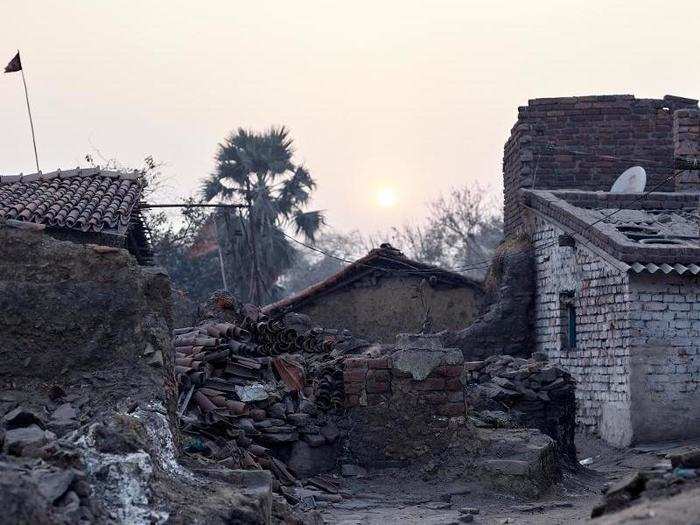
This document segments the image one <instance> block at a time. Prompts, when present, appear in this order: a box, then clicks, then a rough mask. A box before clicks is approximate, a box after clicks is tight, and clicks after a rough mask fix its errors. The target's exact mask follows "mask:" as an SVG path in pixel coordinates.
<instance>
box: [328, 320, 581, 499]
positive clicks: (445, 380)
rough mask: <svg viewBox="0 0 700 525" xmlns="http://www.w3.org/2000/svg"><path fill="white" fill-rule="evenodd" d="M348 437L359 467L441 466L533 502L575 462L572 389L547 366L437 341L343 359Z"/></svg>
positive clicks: (401, 342)
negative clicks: (468, 356)
mask: <svg viewBox="0 0 700 525" xmlns="http://www.w3.org/2000/svg"><path fill="white" fill-rule="evenodd" d="M344 379H345V385H344V389H345V402H346V407H347V408H348V413H347V417H346V420H345V421H344V422H343V423H342V424H341V429H343V430H344V431H345V432H346V445H345V447H346V449H347V450H348V452H349V453H350V455H351V456H352V458H353V460H354V461H357V462H358V463H359V464H361V465H381V464H393V463H396V462H398V463H400V464H406V465H412V464H416V463H419V464H420V463H423V464H425V463H440V464H444V465H445V466H446V468H449V469H452V470H453V471H454V469H458V475H461V476H463V477H464V479H480V480H482V481H484V482H485V483H487V484H490V485H492V486H494V487H497V488H507V489H509V490H514V491H517V492H518V493H521V494H524V495H528V496H536V495H538V494H540V493H541V492H542V491H544V490H546V488H547V487H549V486H550V485H551V483H552V482H553V481H555V480H556V479H558V476H559V474H558V472H559V470H558V469H559V461H561V460H563V461H566V462H573V460H575V457H576V450H575V447H574V427H575V424H574V417H575V401H574V395H573V391H574V383H573V380H572V379H571V376H570V375H569V374H567V373H565V372H564V371H562V370H560V369H558V368H556V367H553V366H551V365H548V364H546V363H542V362H536V361H533V360H526V359H521V358H515V357H511V356H492V357H490V358H488V359H486V360H485V361H478V362H473V361H472V362H465V361H464V357H463V355H462V352H461V351H460V350H458V349H449V348H447V349H446V348H443V347H442V345H441V343H440V339H439V337H438V336H434V335H433V336H427V335H408V334H402V335H400V336H399V337H398V338H397V344H396V346H395V347H394V348H384V349H383V351H381V352H380V351H378V349H371V350H369V351H368V352H367V353H365V354H363V355H360V356H357V357H352V358H348V359H346V360H345V374H344Z"/></svg>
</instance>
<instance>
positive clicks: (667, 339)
mask: <svg viewBox="0 0 700 525" xmlns="http://www.w3.org/2000/svg"><path fill="white" fill-rule="evenodd" d="M561 233H563V231H562V230H560V229H559V228H557V227H555V226H553V225H551V224H548V223H547V222H546V221H544V220H542V219H541V218H539V217H537V218H536V219H535V227H534V234H533V243H534V248H535V258H536V280H537V293H536V295H535V340H536V348H537V350H540V351H544V352H546V353H547V354H548V356H549V359H550V360H551V361H553V362H554V363H555V364H558V365H560V366H561V367H562V368H564V369H565V370H567V371H568V372H569V373H571V375H572V376H573V377H574V378H575V379H576V381H577V386H576V399H577V421H578V423H579V424H580V425H582V426H583V427H585V428H586V429H587V430H588V431H592V432H596V433H598V434H600V435H601V436H602V437H603V438H604V439H606V440H608V441H609V442H611V443H613V444H616V445H621V446H626V445H629V444H631V443H635V442H645V441H662V440H669V439H678V438H688V437H695V436H698V435H700V425H698V421H700V342H699V341H700V276H692V275H691V276H686V275H677V274H668V275H667V274H663V273H656V274H647V273H645V274H635V273H633V272H631V273H630V272H626V271H623V270H622V269H620V268H618V267H617V266H616V265H614V264H612V263H611V262H609V261H607V260H606V259H604V258H602V257H601V256H599V255H597V254H596V253H594V252H593V251H591V250H589V249H588V248H587V247H585V246H582V245H581V244H580V243H577V245H576V246H575V247H560V246H558V243H557V237H558V236H559V235H560V234H561ZM567 291H572V292H573V293H574V305H575V308H576V332H577V337H576V347H575V348H571V349H568V348H567V347H566V345H565V344H564V343H563V341H562V337H561V335H562V333H564V329H565V327H564V322H565V319H564V317H563V316H562V311H561V305H560V294H561V293H562V292H567Z"/></svg>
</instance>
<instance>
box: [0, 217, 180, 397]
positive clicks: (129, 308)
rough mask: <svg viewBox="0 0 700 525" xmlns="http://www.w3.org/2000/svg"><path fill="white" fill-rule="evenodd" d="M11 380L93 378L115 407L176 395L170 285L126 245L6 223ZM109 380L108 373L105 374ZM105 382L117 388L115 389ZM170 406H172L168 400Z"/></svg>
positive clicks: (6, 364)
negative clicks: (63, 237) (79, 240)
mask: <svg viewBox="0 0 700 525" xmlns="http://www.w3.org/2000/svg"><path fill="white" fill-rule="evenodd" d="M0 245H1V246H2V247H3V248H2V250H0V312H2V315H0V360H1V361H2V363H3V378H4V379H5V380H8V379H10V378H27V379H26V380H24V379H20V382H21V383H22V384H24V385H29V386H31V385H30V383H31V381H37V382H45V383H47V384H51V383H54V384H63V385H67V384H75V383H77V382H83V383H86V384H87V383H89V382H91V381H96V380H97V379H96V378H98V377H100V378H103V380H104V381H105V384H104V386H103V387H102V388H100V389H97V390H96V391H95V397H96V398H99V397H100V396H102V395H103V394H104V398H105V399H104V402H105V403H112V402H113V401H115V399H116V398H119V397H121V396H124V397H126V396H127V395H129V396H132V397H133V398H135V399H136V398H143V399H144V400H149V401H152V400H154V399H163V398H164V395H163V386H164V385H163V378H164V376H163V373H162V370H161V367H162V365H163V364H164V365H165V372H166V374H165V379H166V380H165V388H166V391H167V396H165V397H168V402H172V400H173V399H174V397H175V395H176V394H175V392H174V386H175V382H174V370H173V363H172V352H171V351H170V349H171V343H170V335H169V325H170V324H171V314H170V282H169V279H168V276H167V274H165V273H164V272H163V271H162V270H160V269H158V268H154V267H150V268H146V267H141V266H139V265H138V263H137V261H136V259H135V258H134V257H133V256H132V255H130V254H129V253H128V252H127V251H126V250H123V249H119V248H114V247H106V246H97V245H90V244H87V245H84V244H74V243H72V242H69V241H59V240H56V239H54V238H52V237H50V236H48V235H46V234H45V233H44V232H43V230H41V229H39V230H35V231H33V230H26V229H21V228H16V227H11V226H8V224H4V225H1V224H0ZM101 380H102V379H101ZM107 385H108V386H109V388H107ZM169 408H170V409H172V406H170V405H169Z"/></svg>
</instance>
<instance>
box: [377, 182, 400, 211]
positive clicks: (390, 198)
mask: <svg viewBox="0 0 700 525" xmlns="http://www.w3.org/2000/svg"><path fill="white" fill-rule="evenodd" d="M397 200H398V196H397V195H396V190H395V189H394V188H388V187H387V188H382V189H380V190H379V191H378V192H377V204H378V205H379V206H381V207H382V208H391V207H392V206H394V205H395V204H396V201H397Z"/></svg>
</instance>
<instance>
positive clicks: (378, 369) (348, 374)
mask: <svg viewBox="0 0 700 525" xmlns="http://www.w3.org/2000/svg"><path fill="white" fill-rule="evenodd" d="M463 371H464V367H463V366H462V364H461V363H458V364H452V365H450V364H444V365H440V366H438V367H436V368H435V369H434V370H433V371H432V372H430V374H428V376H427V377H426V378H425V379H421V380H416V379H413V377H412V376H411V373H410V372H405V371H403V370H399V369H397V368H395V367H394V362H393V359H392V357H390V356H389V357H379V358H375V359H371V358H361V357H358V358H352V359H347V360H346V361H345V374H344V380H345V406H346V407H348V408H353V407H358V406H362V407H366V406H369V407H373V406H377V405H381V404H382V403H389V404H395V403H398V402H405V398H406V397H412V398H414V400H415V401H417V402H419V403H421V404H423V405H425V406H427V407H430V409H431V411H432V412H433V413H434V414H436V415H439V416H463V415H465V410H466V406H465V404H464V391H463V386H462V382H461V380H460V376H461V375H462V373H463Z"/></svg>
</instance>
